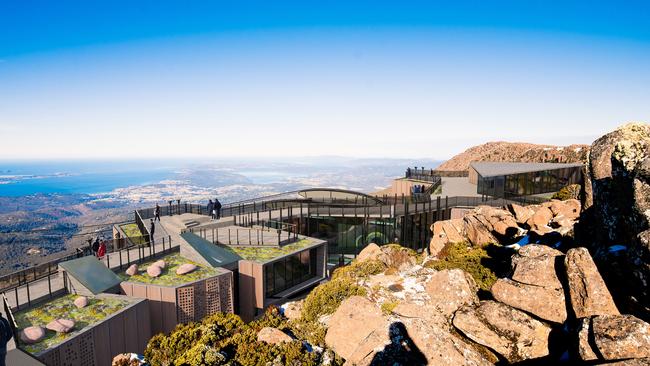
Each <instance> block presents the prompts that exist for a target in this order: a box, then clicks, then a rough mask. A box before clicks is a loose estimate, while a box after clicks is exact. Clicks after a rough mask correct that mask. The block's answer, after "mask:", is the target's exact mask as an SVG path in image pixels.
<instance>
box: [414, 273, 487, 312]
mask: <svg viewBox="0 0 650 366" xmlns="http://www.w3.org/2000/svg"><path fill="white" fill-rule="evenodd" d="M425 290H426V292H427V294H429V296H430V297H431V300H430V301H431V303H432V304H433V305H434V307H435V308H436V309H437V310H438V311H439V312H441V313H442V314H443V315H446V316H451V315H452V314H453V313H454V312H455V311H456V310H458V308H460V307H461V306H464V305H476V304H478V302H479V300H478V296H476V292H477V291H478V286H477V285H476V282H475V281H474V278H472V276H470V275H469V274H468V273H467V272H465V271H463V270H460V269H447V270H442V271H439V272H436V273H434V274H433V275H432V276H431V278H429V280H428V281H427V283H426V284H425Z"/></svg>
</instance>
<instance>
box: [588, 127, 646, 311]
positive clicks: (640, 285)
mask: <svg viewBox="0 0 650 366" xmlns="http://www.w3.org/2000/svg"><path fill="white" fill-rule="evenodd" d="M585 190H586V193H587V195H586V198H585V203H584V206H585V208H588V209H586V211H585V214H584V216H585V217H584V218H582V219H581V221H582V222H584V224H583V225H581V226H583V227H581V232H582V233H583V234H584V238H585V239H587V238H590V239H591V242H592V244H591V245H592V247H593V252H595V253H598V254H599V255H600V254H602V253H606V251H607V248H608V247H609V246H611V245H614V244H622V245H627V246H629V250H628V253H627V254H628V256H627V257H628V263H627V264H628V266H624V267H625V272H624V276H625V278H622V279H620V280H619V282H623V283H628V287H629V288H627V289H626V290H627V291H629V292H630V295H631V296H634V297H635V298H636V299H638V300H640V301H641V303H642V304H643V305H645V306H646V307H648V306H650V264H649V263H650V246H648V241H647V240H646V241H643V240H642V237H641V233H643V232H644V231H646V230H648V229H649V228H650V125H648V124H647V123H630V124H627V125H624V126H622V127H619V128H618V129H616V130H615V131H613V132H610V133H608V134H606V135H604V136H602V137H601V138H599V139H597V140H596V141H595V142H594V143H593V145H592V147H591V152H590V154H589V163H588V168H587V172H586V174H585Z"/></svg>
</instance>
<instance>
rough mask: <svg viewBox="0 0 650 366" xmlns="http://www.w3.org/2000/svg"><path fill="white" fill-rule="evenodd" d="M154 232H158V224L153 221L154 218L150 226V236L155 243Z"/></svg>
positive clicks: (150, 239)
mask: <svg viewBox="0 0 650 366" xmlns="http://www.w3.org/2000/svg"><path fill="white" fill-rule="evenodd" d="M154 232H156V224H155V223H154V222H153V219H152V220H151V226H150V228H149V235H150V236H151V237H150V238H149V241H150V242H151V244H153V238H154V236H153V234H154Z"/></svg>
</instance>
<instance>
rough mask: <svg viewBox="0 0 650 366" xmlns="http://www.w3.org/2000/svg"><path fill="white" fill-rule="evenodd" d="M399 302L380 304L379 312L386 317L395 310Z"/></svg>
mask: <svg viewBox="0 0 650 366" xmlns="http://www.w3.org/2000/svg"><path fill="white" fill-rule="evenodd" d="M398 304H399V302H397V301H386V302H385V303H383V304H381V311H382V313H384V314H386V315H388V314H390V313H392V312H393V310H395V308H396V307H397V305H398Z"/></svg>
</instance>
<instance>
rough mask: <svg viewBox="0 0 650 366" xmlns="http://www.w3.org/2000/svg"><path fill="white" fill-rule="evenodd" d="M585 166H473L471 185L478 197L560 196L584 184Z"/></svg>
mask: <svg viewBox="0 0 650 366" xmlns="http://www.w3.org/2000/svg"><path fill="white" fill-rule="evenodd" d="M582 167H583V164H581V163H575V164H559V163H501V162H499V163H497V162H477V163H471V164H470V169H469V180H470V183H473V184H476V187H477V188H476V190H477V193H478V194H481V195H485V196H491V197H500V198H508V197H514V196H531V195H538V194H546V193H553V192H557V191H559V190H560V189H562V188H563V187H566V186H567V185H570V184H581V183H582Z"/></svg>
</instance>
